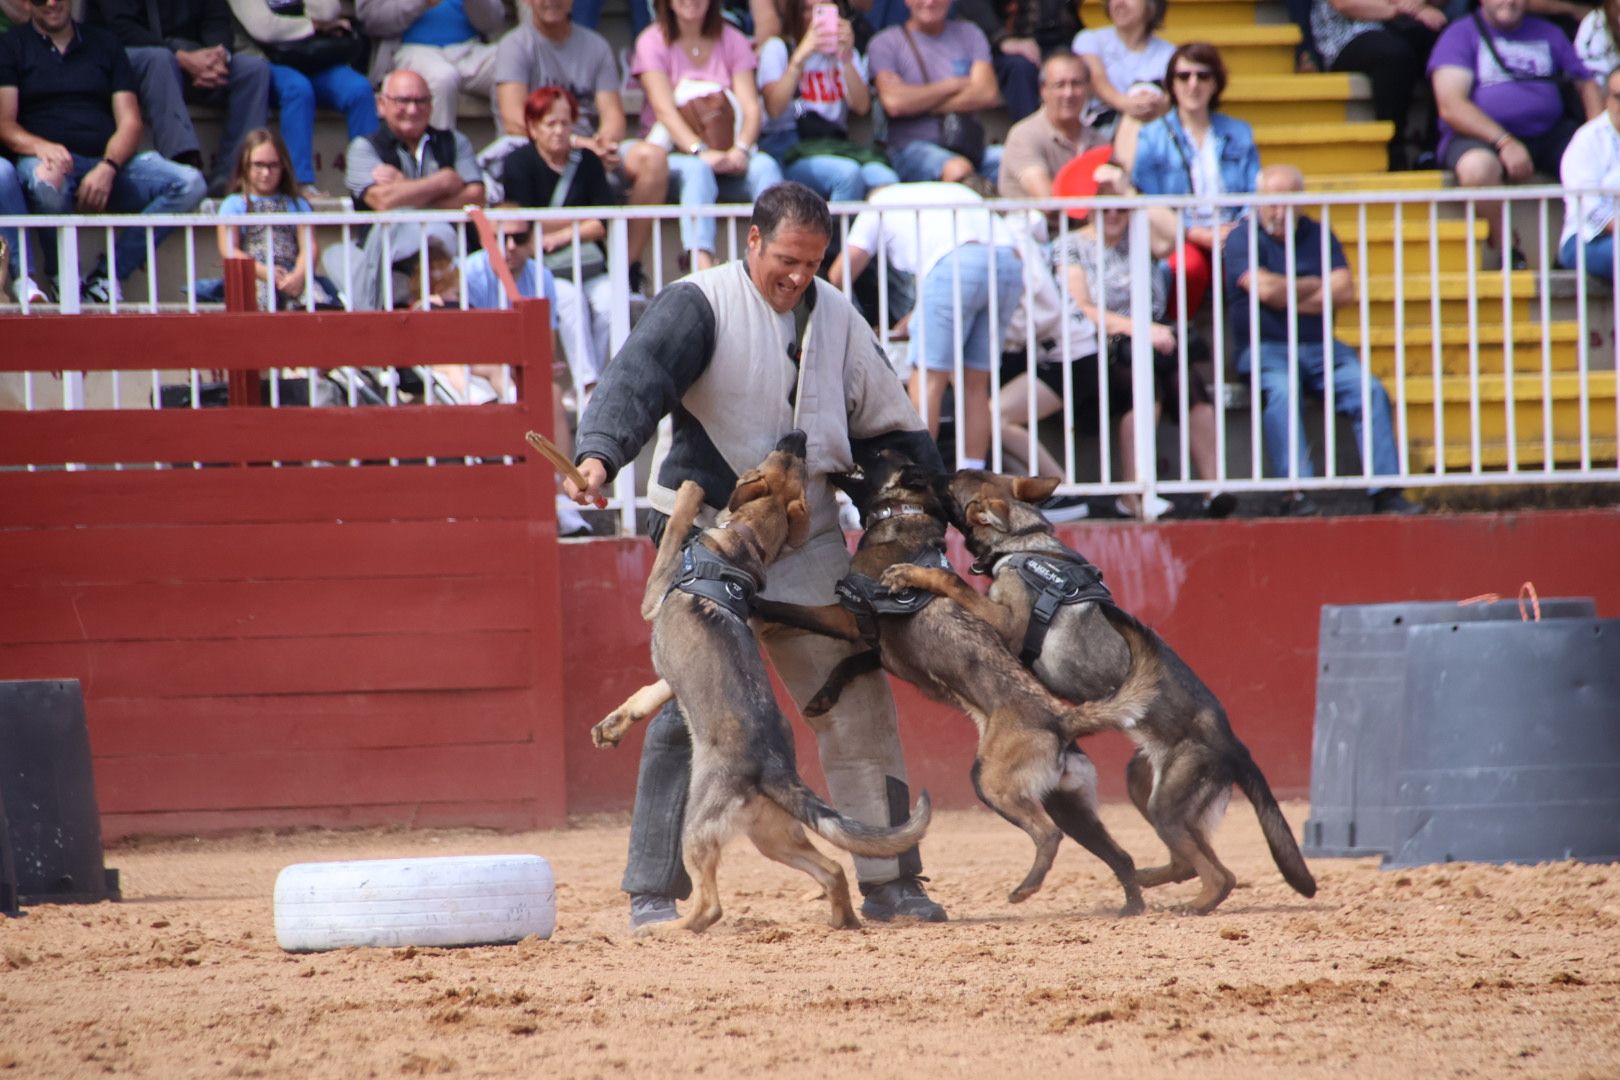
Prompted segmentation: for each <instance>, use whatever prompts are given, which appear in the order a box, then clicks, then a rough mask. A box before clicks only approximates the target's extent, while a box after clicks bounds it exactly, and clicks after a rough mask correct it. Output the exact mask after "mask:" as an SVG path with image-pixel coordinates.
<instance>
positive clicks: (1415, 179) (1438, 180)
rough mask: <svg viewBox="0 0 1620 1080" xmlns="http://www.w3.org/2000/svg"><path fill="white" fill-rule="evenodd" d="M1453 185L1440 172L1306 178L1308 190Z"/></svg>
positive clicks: (1427, 188) (1426, 188) (1413, 188)
mask: <svg viewBox="0 0 1620 1080" xmlns="http://www.w3.org/2000/svg"><path fill="white" fill-rule="evenodd" d="M1452 184H1453V177H1452V175H1451V174H1450V173H1448V172H1445V171H1443V170H1440V169H1414V170H1411V171H1410V172H1385V171H1383V170H1377V171H1374V172H1364V173H1333V174H1331V175H1327V176H1307V177H1306V178H1305V190H1306V191H1440V190H1443V189H1445V188H1449V187H1451V186H1452Z"/></svg>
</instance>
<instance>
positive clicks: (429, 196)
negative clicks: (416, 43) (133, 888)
mask: <svg viewBox="0 0 1620 1080" xmlns="http://www.w3.org/2000/svg"><path fill="white" fill-rule="evenodd" d="M432 107H433V98H432V96H431V95H430V94H429V92H428V84H427V81H426V80H425V79H423V78H422V76H421V75H419V74H417V73H416V72H414V71H395V72H393V73H392V74H390V75H389V76H388V78H387V79H385V80H384V81H383V88H382V92H381V93H380V94H378V95H377V114H378V115H379V116H380V117H382V127H380V128H379V129H378V130H377V131H376V132H374V133H373V134H371V135H369V136H367V137H365V138H363V139H354V140H352V141H351V142H350V143H349V149H348V159H349V160H348V173H347V184H348V188H349V195H350V196H351V197H352V198H353V199H354V205H355V207H356V208H357V209H363V210H411V209H416V210H428V209H445V210H455V209H460V208H461V207H463V206H466V205H468V204H469V203H470V204H474V205H482V204H483V202H484V182H483V178H482V174H481V173H480V172H479V171H478V163H477V162H476V161H475V160H474V158H473V149H472V143H470V142H468V141H467V136H465V135H463V134H462V133H461V132H459V131H446V130H444V129H442V128H436V127H433V126H432V125H430V124H429V123H428V113H429V111H430V110H431V109H432ZM385 237H386V242H387V247H388V250H389V255H390V258H391V260H392V261H393V262H400V261H403V260H406V259H409V258H411V257H413V256H417V255H418V254H420V253H422V252H423V250H424V249H425V248H426V247H428V246H429V245H430V244H435V243H436V244H438V245H439V246H440V248H441V250H442V251H444V252H446V253H449V252H454V251H455V250H456V248H457V244H456V239H455V235H454V231H453V230H452V229H450V227H449V226H447V225H443V224H434V225H427V226H420V225H410V224H399V225H390V226H388V227H386V228H372V229H371V230H369V232H368V233H367V234H366V238H365V247H364V248H363V249H362V250H361V251H360V252H359V255H360V260H359V263H358V264H357V265H358V266H359V274H358V276H357V277H356V278H355V280H353V281H352V282H346V283H345V284H346V286H347V288H348V289H349V297H348V300H349V308H350V309H351V310H356V311H369V310H373V309H375V308H377V307H378V306H379V304H380V300H381V299H382V297H383V289H382V281H383V275H384V274H385V273H391V272H392V267H391V266H385V265H384V260H383V247H384V238H385ZM353 255H354V252H352V250H351V252H350V261H351V263H353V261H354V260H353ZM341 256H342V249H341V247H340V245H333V246H332V247H331V248H329V249H328V253H327V257H326V265H327V272H328V274H329V275H330V276H331V277H334V278H338V277H341V276H342V275H341V271H338V272H337V273H333V270H334V269H336V268H337V267H339V266H341V265H342V264H341V262H337V261H335V260H337V259H339V258H341Z"/></svg>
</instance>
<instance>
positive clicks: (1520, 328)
mask: <svg viewBox="0 0 1620 1080" xmlns="http://www.w3.org/2000/svg"><path fill="white" fill-rule="evenodd" d="M1543 332H1545V335H1546V339H1547V340H1548V341H1549V342H1550V343H1551V345H1552V349H1551V353H1552V370H1553V371H1555V372H1558V371H1574V370H1575V369H1576V367H1577V366H1578V365H1579V363H1580V348H1579V346H1580V326H1579V325H1578V324H1576V323H1572V322H1553V323H1547V324H1546V325H1545V326H1543V325H1542V324H1540V323H1537V322H1533V321H1530V320H1519V321H1515V322H1514V324H1513V326H1512V328H1511V333H1509V332H1506V331H1504V329H1503V327H1502V324H1501V321H1500V320H1499V319H1498V320H1495V321H1492V320H1489V319H1485V318H1481V320H1480V326H1479V330H1478V332H1477V333H1476V334H1470V333H1469V330H1468V327H1467V325H1465V324H1457V325H1451V326H1447V325H1444V324H1442V325H1441V327H1440V370H1441V372H1442V374H1445V375H1467V374H1468V367H1469V362H1470V361H1469V343H1470V342H1471V341H1474V342H1477V343H1478V345H1479V370H1480V371H1481V372H1495V373H1497V374H1498V375H1500V374H1501V372H1502V370H1503V368H1504V367H1505V366H1506V363H1507V347H1506V346H1507V343H1508V342H1511V343H1512V346H1513V370H1514V372H1515V373H1517V374H1536V375H1539V373H1540V371H1541V363H1542V348H1541V343H1542V335H1543ZM1337 335H1338V338H1339V340H1341V341H1343V342H1345V343H1346V344H1347V345H1351V346H1353V347H1356V348H1359V347H1360V345H1361V326H1360V321H1359V317H1358V316H1357V315H1356V313H1355V312H1353V311H1350V312H1345V313H1343V314H1342V315H1340V316H1339V319H1338V328H1337ZM1434 340H1435V336H1434V330H1433V328H1432V327H1430V326H1429V325H1428V324H1427V323H1425V324H1423V325H1421V326H1407V327H1406V328H1405V329H1404V332H1403V333H1401V334H1400V335H1397V334H1396V333H1395V329H1394V327H1391V326H1377V325H1370V326H1369V327H1368V329H1367V342H1368V345H1369V351H1370V355H1371V358H1372V370H1373V372H1374V373H1375V374H1377V375H1379V376H1380V377H1382V378H1386V379H1389V378H1393V377H1394V375H1395V345H1396V342H1397V341H1400V342H1402V343H1404V344H1405V346H1406V359H1405V363H1406V373H1407V375H1408V376H1410V377H1418V376H1419V375H1422V376H1430V377H1432V374H1433V371H1434Z"/></svg>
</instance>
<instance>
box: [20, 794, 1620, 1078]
mask: <svg viewBox="0 0 1620 1080" xmlns="http://www.w3.org/2000/svg"><path fill="white" fill-rule="evenodd" d="M1286 809H1287V812H1288V816H1289V819H1290V821H1292V822H1293V823H1294V825H1295V827H1296V829H1297V828H1298V826H1299V824H1300V823H1301V822H1302V821H1303V820H1304V818H1305V815H1306V808H1305V807H1304V806H1303V805H1302V804H1292V805H1290V806H1288V807H1286ZM1104 816H1105V820H1106V821H1107V823H1108V824H1109V826H1110V828H1112V829H1113V830H1114V832H1115V835H1116V836H1117V837H1118V838H1119V839H1120V841H1121V842H1122V843H1123V844H1124V845H1125V846H1126V847H1127V848H1129V849H1130V850H1131V851H1132V852H1133V853H1135V854H1136V856H1137V859H1138V861H1139V862H1141V863H1144V864H1145V863H1149V862H1153V861H1156V860H1157V859H1158V856H1159V852H1160V849H1159V848H1158V846H1157V844H1156V842H1155V841H1154V839H1153V837H1152V835H1151V833H1150V832H1149V830H1148V829H1147V828H1146V826H1145V825H1143V824H1142V822H1141V821H1140V820H1139V819H1138V818H1137V816H1136V814H1135V812H1134V811H1133V810H1131V809H1130V808H1129V807H1125V806H1111V807H1108V808H1106V810H1105V815H1104ZM625 835H626V827H625V821H624V820H623V819H614V820H595V821H588V822H584V823H581V824H580V825H579V826H578V827H575V828H571V829H567V830H564V831H558V832H544V833H531V834H525V835H498V834H493V833H486V832H474V831H455V832H446V831H439V832H409V833H407V832H375V831H373V832H347V833H310V832H305V833H298V834H294V835H269V834H262V835H258V834H256V835H248V836H240V837H235V838H227V839H214V840H200V841H199V840H162V841H145V842H139V843H132V844H125V845H121V846H118V847H116V848H114V849H113V850H111V851H110V852H109V855H108V863H109V865H112V866H116V867H118V868H119V869H120V870H121V871H122V872H123V880H124V895H125V900H124V902H122V903H120V904H101V905H95V906H38V907H32V908H28V909H26V910H27V914H26V916H25V917H24V918H21V919H11V920H4V919H0V1075H11V1076H18V1077H30V1078H32V1077H80V1076H96V1075H102V1074H114V1075H136V1076H151V1077H165V1078H167V1077H226V1076H274V1077H363V1076H379V1077H391V1076H401V1075H440V1074H444V1075H451V1076H503V1077H504V1076H514V1077H515V1076H524V1077H528V1076H537V1077H538V1076H547V1075H551V1076H567V1077H574V1076H581V1077H589V1076H621V1075H633V1076H670V1075H693V1074H702V1075H705V1076H760V1075H768V1076H806V1077H810V1076H814V1077H824V1076H827V1075H829V1074H832V1073H835V1072H837V1073H843V1074H847V1075H856V1076H883V1077H887V1076H895V1077H900V1076H904V1077H925V1078H934V1077H943V1076H973V1077H995V1076H1059V1075H1067V1076H1080V1075H1084V1076H1087V1077H1109V1076H1128V1077H1154V1076H1166V1077H1169V1076H1174V1077H1178V1078H1187V1077H1197V1078H1199V1080H1215V1078H1224V1077H1233V1078H1242V1080H1255V1078H1258V1077H1289V1078H1296V1077H1314V1076H1368V1077H1378V1078H1380V1080H1386V1078H1391V1077H1406V1076H1412V1077H1418V1076H1422V1077H1487V1076H1509V1077H1533V1076H1548V1077H1569V1078H1586V1080H1599V1078H1604V1080H1607V1078H1613V1077H1617V1076H1620V866H1587V865H1580V864H1575V863H1556V864H1548V865H1542V866H1536V867H1510V866H1485V865H1464V864H1454V865H1449V866H1433V867H1426V868H1423V869H1418V870H1407V871H1394V872H1391V871H1381V870H1379V869H1378V868H1377V866H1376V864H1375V862H1374V861H1373V860H1318V861H1316V863H1315V864H1314V866H1313V869H1314V871H1315V872H1316V874H1317V877H1318V879H1319V881H1320V882H1321V886H1322V889H1321V892H1320V894H1319V895H1318V896H1317V898H1316V899H1315V900H1311V901H1307V900H1305V899H1303V898H1301V897H1299V896H1297V895H1295V894H1294V893H1293V892H1291V891H1289V889H1288V888H1287V886H1286V885H1285V884H1284V883H1283V882H1282V880H1281V878H1280V877H1279V876H1278V874H1277V872H1276V870H1275V868H1274V867H1273V866H1272V865H1271V863H1270V860H1269V858H1268V856H1267V854H1266V852H1265V848H1264V846H1263V842H1262V840H1261V839H1260V835H1259V830H1258V828H1257V827H1256V825H1255V822H1254V817H1253V815H1252V813H1250V811H1249V809H1248V806H1247V804H1246V803H1244V802H1243V801H1242V798H1241V796H1237V795H1234V802H1233V806H1232V810H1231V812H1230V813H1229V814H1228V817H1227V821H1226V824H1225V825H1224V826H1223V828H1222V831H1221V834H1220V838H1219V842H1218V845H1217V847H1218V849H1219V850H1220V851H1221V852H1222V854H1223V856H1224V857H1225V858H1226V861H1227V862H1228V864H1229V865H1230V866H1231V867H1232V868H1233V870H1234V871H1235V872H1236V873H1237V875H1238V877H1239V879H1240V881H1241V884H1240V885H1239V887H1238V890H1237V891H1236V892H1234V893H1233V894H1232V896H1231V897H1230V898H1229V899H1228V900H1227V902H1226V904H1225V906H1224V907H1223V908H1222V909H1221V910H1220V911H1218V912H1217V913H1216V914H1214V915H1213V916H1210V917H1207V918H1198V917H1191V916H1184V915H1179V914H1175V913H1174V912H1173V911H1172V910H1171V908H1172V905H1174V904H1175V903H1176V902H1178V901H1181V900H1186V899H1188V898H1190V897H1191V895H1192V894H1193V892H1194V891H1195V888H1196V886H1195V885H1184V886H1171V887H1169V888H1167V889H1161V890H1157V891H1155V892H1152V893H1150V894H1149V898H1150V907H1149V911H1148V913H1147V914H1146V915H1144V916H1142V917H1140V918H1136V919H1126V920H1121V919H1117V918H1115V917H1114V909H1115V908H1116V907H1117V906H1118V903H1119V892H1118V890H1117V887H1116V886H1115V885H1114V884H1113V883H1112V881H1111V880H1110V879H1109V878H1108V877H1107V875H1106V871H1104V870H1103V868H1102V866H1101V864H1099V863H1098V862H1096V861H1095V860H1094V859H1092V858H1091V857H1090V856H1089V855H1087V854H1085V853H1084V852H1082V851H1081V850H1080V849H1079V848H1078V847H1074V846H1072V845H1065V847H1064V849H1063V852H1062V854H1061V855H1060V856H1059V859H1058V865H1057V868H1056V869H1055V870H1054V872H1053V874H1052V876H1051V878H1050V879H1049V880H1048V882H1047V887H1046V889H1045V891H1043V892H1042V893H1041V894H1039V895H1038V896H1036V897H1035V898H1034V899H1032V900H1030V901H1029V902H1028V903H1026V904H1024V905H1021V906H1015V905H1011V904H1008V903H1007V901H1006V899H1005V894H1006V891H1007V890H1008V889H1009V888H1010V887H1011V886H1012V885H1013V884H1014V883H1015V882H1016V880H1017V879H1018V878H1019V877H1020V876H1021V875H1022V873H1023V871H1024V870H1025V868H1026V867H1027V864H1028V862H1029V856H1030V852H1031V848H1030V845H1029V843H1028V841H1027V840H1026V839H1025V838H1024V837H1023V836H1022V834H1020V833H1017V832H1015V831H1014V830H1013V829H1012V828H1011V827H1010V826H1008V825H1007V824H1005V823H1004V822H1002V821H1001V820H1000V819H998V818H995V817H993V816H992V815H990V814H989V813H987V812H968V811H963V812H951V813H942V814H940V815H938V816H937V817H936V819H935V824H934V829H933V832H932V833H931V834H930V836H929V838H928V841H927V843H926V845H925V849H924V855H925V858H926V860H927V863H928V867H929V871H930V873H931V874H932V876H933V883H932V886H931V888H932V890H933V892H934V894H935V895H936V896H937V897H939V898H940V899H941V900H942V901H943V902H944V903H945V904H946V905H947V906H948V908H949V909H950V912H951V914H952V917H953V921H952V922H950V923H949V924H946V925H939V926H918V925H909V926H882V925H869V926H867V927H866V928H865V929H863V930H860V931H856V932H836V931H832V930H829V929H827V928H826V927H825V926H824V925H822V923H821V920H822V918H823V911H824V906H823V905H822V904H820V903H819V902H818V903H808V902H806V901H805V899H804V896H805V893H806V891H807V882H808V879H805V878H803V877H800V876H799V875H797V874H795V873H793V872H791V871H788V870H785V869H782V868H780V867H778V866H776V865H774V864H770V863H767V862H766V861H765V860H764V859H763V858H761V857H760V856H759V855H758V854H757V853H756V852H754V851H753V849H752V848H750V847H747V846H746V844H743V845H741V846H734V847H733V848H732V849H731V851H730V852H729V853H728V859H727V861H726V863H725V864H724V865H723V867H722V878H721V882H722V885H723V887H724V890H725V896H726V898H727V903H728V908H727V913H726V917H725V918H724V919H723V920H722V921H721V923H720V924H719V925H718V926H716V927H715V928H714V929H713V930H711V931H710V932H709V933H708V934H707V935H704V936H702V937H696V938H693V937H688V936H682V937H680V938H677V939H674V940H644V939H637V938H632V937H631V936H630V935H629V933H628V932H627V930H626V925H625V912H626V907H625V902H624V898H623V896H622V895H621V894H620V893H619V892H618V879H619V873H620V871H621V869H622V859H623V854H624V847H625ZM484 852H525V853H538V854H541V855H544V856H546V858H548V859H549V860H551V863H552V866H553V867H554V869H555V872H556V875H557V879H558V882H559V890H558V905H559V925H558V929H557V932H556V935H555V936H554V937H553V938H552V939H551V940H549V941H541V940H538V939H531V940H529V941H525V942H522V943H520V944H518V945H516V946H505V947H489V948H477V949H456V950H445V949H375V950H345V951H340V952H334V953H322V954H314V955H303V956H292V955H288V954H285V953H283V952H282V951H281V950H280V949H278V948H277V946H276V942H275V933H274V923H273V917H272V905H271V894H272V887H273V884H274V881H275V876H276V873H277V871H279V870H280V868H281V867H283V866H285V865H287V864H289V863H294V862H304V861H313V860H329V859H348V858H391V857H400V856H410V855H449V854H458V855H459V854H476V853H484ZM846 866H847V860H846Z"/></svg>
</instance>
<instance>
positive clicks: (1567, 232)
mask: <svg viewBox="0 0 1620 1080" xmlns="http://www.w3.org/2000/svg"><path fill="white" fill-rule="evenodd" d="M1558 178H1559V180H1560V181H1561V182H1562V183H1563V185H1564V187H1565V188H1568V189H1569V190H1570V191H1594V190H1605V191H1610V192H1613V191H1620V131H1616V130H1615V127H1614V121H1613V120H1612V119H1610V118H1609V113H1608V112H1607V111H1604V112H1601V113H1598V115H1596V116H1594V117H1593V118H1592V119H1590V120H1588V121H1587V122H1586V123H1584V124H1582V125H1581V126H1580V128H1579V130H1577V131H1576V132H1575V134H1574V136H1573V137H1572V138H1571V139H1570V140H1569V146H1568V147H1567V148H1565V150H1564V159H1563V162H1562V164H1561V166H1560V168H1559V170H1558ZM1577 203H1579V205H1578V206H1577ZM1615 211H1616V199H1615V196H1614V195H1603V196H1597V195H1588V196H1587V197H1586V198H1584V199H1580V200H1577V199H1576V197H1575V196H1574V195H1565V196H1564V232H1563V235H1561V236H1560V237H1559V238H1558V244H1559V246H1560V247H1562V246H1563V245H1564V244H1565V243H1567V242H1568V240H1569V238H1570V237H1571V236H1574V235H1575V232H1576V230H1577V229H1579V230H1580V235H1581V241H1582V242H1583V243H1590V242H1591V241H1592V240H1595V239H1596V238H1597V237H1599V236H1601V235H1602V234H1603V230H1604V229H1607V228H1608V227H1609V224H1610V222H1612V221H1614V215H1615Z"/></svg>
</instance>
